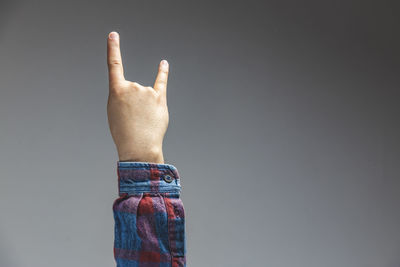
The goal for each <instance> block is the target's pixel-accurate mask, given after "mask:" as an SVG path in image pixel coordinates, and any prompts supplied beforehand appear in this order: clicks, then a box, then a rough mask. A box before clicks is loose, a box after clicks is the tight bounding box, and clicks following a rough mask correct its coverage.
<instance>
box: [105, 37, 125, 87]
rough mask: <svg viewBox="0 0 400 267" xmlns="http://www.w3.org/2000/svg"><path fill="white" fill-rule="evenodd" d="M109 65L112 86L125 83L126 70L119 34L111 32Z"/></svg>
mask: <svg viewBox="0 0 400 267" xmlns="http://www.w3.org/2000/svg"><path fill="white" fill-rule="evenodd" d="M107 64H108V78H109V82H110V84H112V83H116V82H121V81H124V80H125V78H124V68H123V66H122V58H121V49H120V45H119V34H118V33H117V32H111V33H110V34H109V35H108V40H107Z"/></svg>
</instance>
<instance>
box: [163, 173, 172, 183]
mask: <svg viewBox="0 0 400 267" xmlns="http://www.w3.org/2000/svg"><path fill="white" fill-rule="evenodd" d="M163 178H164V181H166V182H167V183H170V182H172V181H173V180H174V179H173V178H172V177H171V176H170V175H164V177H163Z"/></svg>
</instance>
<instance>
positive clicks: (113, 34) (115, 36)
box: [108, 31, 119, 40]
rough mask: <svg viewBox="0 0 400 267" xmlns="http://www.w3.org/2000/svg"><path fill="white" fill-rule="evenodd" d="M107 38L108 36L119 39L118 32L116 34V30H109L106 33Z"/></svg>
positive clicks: (111, 38)
mask: <svg viewBox="0 0 400 267" xmlns="http://www.w3.org/2000/svg"><path fill="white" fill-rule="evenodd" d="M108 38H109V39H110V40H118V39H119V34H118V32H115V31H113V32H110V33H109V34H108Z"/></svg>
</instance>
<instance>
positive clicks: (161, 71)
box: [107, 32, 169, 164]
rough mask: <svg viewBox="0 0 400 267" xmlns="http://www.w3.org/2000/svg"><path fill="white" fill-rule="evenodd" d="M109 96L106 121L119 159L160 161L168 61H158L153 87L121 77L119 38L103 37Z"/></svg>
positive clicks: (122, 75) (111, 34) (122, 72)
mask: <svg viewBox="0 0 400 267" xmlns="http://www.w3.org/2000/svg"><path fill="white" fill-rule="evenodd" d="M107 63H108V74H109V95H108V103H107V115H108V124H109V126H110V131H111V135H112V138H113V140H114V143H115V145H116V147H117V151H118V157H119V160H120V161H141V162H152V163H161V164H162V163H164V156H163V150H162V145H163V139H164V135H165V132H166V131H167V128H168V122H169V114H168V107H167V82H168V72H169V64H168V62H167V61H166V60H162V61H161V62H160V64H159V66H158V73H157V77H156V80H155V82H154V85H153V87H151V86H142V85H140V84H139V83H137V82H131V81H127V80H125V78H124V70H123V65H122V58H121V50H120V38H119V35H118V33H116V32H111V33H110V34H109V35H108V39H107Z"/></svg>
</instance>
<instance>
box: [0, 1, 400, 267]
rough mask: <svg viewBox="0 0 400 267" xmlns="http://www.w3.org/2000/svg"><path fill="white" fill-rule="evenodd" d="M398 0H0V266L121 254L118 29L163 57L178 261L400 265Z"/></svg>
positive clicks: (140, 60)
mask: <svg viewBox="0 0 400 267" xmlns="http://www.w3.org/2000/svg"><path fill="white" fill-rule="evenodd" d="M373 2H375V3H373ZM394 3H395V1H308V0H307V1H295V0H292V1H282V0H280V1H278V0H276V1H240V2H238V1H204V0H202V1H183V0H182V1H152V0H150V1H148V0H146V1H136V0H130V1H126V0H119V1H107V2H106V1H98V0H97V1H75V0H74V1H71V0H69V1H54V0H52V1H50V0H49V1H11V0H10V1H4V0H2V1H1V5H0V90H1V92H0V177H1V178H0V216H1V217H0V218H1V219H0V266H1V267H3V266H5V267H20V266H21V267H22V266H23V267H25V266H35V267H36V266H41V267H42V266H45V267H47V266H60V267H63V266H66V267H67V266H68V267H70V266H75V267H78V266H99V267H100V266H114V260H113V253H112V246H113V217H112V202H113V200H114V199H115V198H116V197H117V177H116V162H117V154H116V151H115V148H114V144H113V142H112V139H111V136H110V134H109V131H108V125H107V117H106V100H107V76H106V61H105V52H106V50H105V48H106V37H107V34H108V33H109V32H110V31H112V30H117V31H119V32H120V34H121V38H122V52H123V59H124V64H125V71H126V77H127V78H128V79H130V80H132V81H137V82H139V83H141V84H144V85H153V82H154V78H155V75H156V71H157V65H158V63H159V61H160V60H161V59H163V58H166V59H167V60H168V61H169V62H170V66H171V67H170V77H169V86H168V106H169V110H170V118H171V121H170V126H169V129H168V132H167V136H166V138H165V142H164V144H165V151H164V152H165V157H166V162H167V163H170V164H174V165H175V166H176V167H177V168H178V170H179V172H180V174H181V176H182V185H183V192H182V199H183V201H184V205H185V209H186V216H187V225H186V231H187V251H188V253H187V259H188V266H193V267H195V266H199V267H200V266H201V267H202V266H268V267H269V266H271V267H281V266H282V267H287V266H304V267H306V266H307V267H321V266H327V267H330V266H332V267H337V266H344V267H375V266H376V267H398V266H400V253H399V251H400V230H399V225H400V208H399V204H400V180H399V174H400V167H399V159H400V142H399V136H400V127H399V115H400V108H399V105H398V102H399V70H400V69H399V58H400V57H399V47H400V40H399V37H398V35H399V16H398V9H397V8H398V7H396V6H395V4H394Z"/></svg>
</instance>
